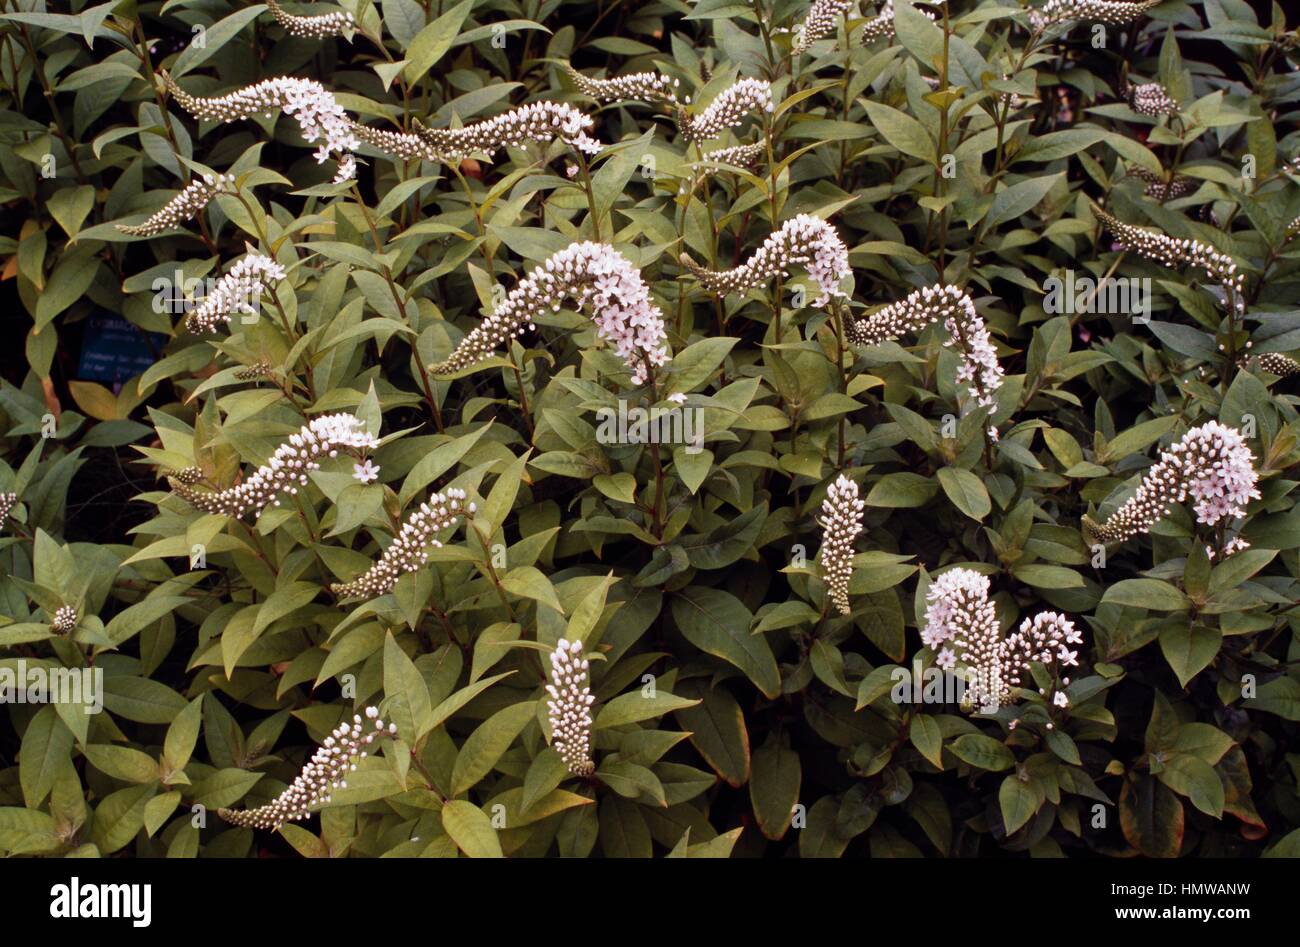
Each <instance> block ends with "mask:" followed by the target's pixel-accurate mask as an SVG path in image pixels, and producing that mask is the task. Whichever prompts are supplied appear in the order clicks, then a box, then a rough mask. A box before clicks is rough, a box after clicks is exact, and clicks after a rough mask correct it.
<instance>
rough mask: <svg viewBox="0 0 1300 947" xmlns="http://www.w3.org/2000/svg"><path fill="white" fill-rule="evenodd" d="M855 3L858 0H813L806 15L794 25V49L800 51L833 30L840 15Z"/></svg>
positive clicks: (855, 5) (856, 3)
mask: <svg viewBox="0 0 1300 947" xmlns="http://www.w3.org/2000/svg"><path fill="white" fill-rule="evenodd" d="M857 5H858V0H813V4H812V6H811V7H809V8H808V15H807V16H805V17H804V18H803V22H802V23H800V24H799V25H798V26H796V27H795V30H794V32H795V37H794V47H793V48H794V51H795V52H796V53H802V52H804V51H806V50H807V49H808V47H809V46H811V45H812V44H813V43H815V42H817V40H819V39H821V38H822V37H823V36H825V35H826V34H827V33H831V32H834V30H835V25H836V24H837V23H839V21H840V17H842V16H843V15H844V14H845V13H847V12H848V11H849V10H851V9H855V8H856V7H857Z"/></svg>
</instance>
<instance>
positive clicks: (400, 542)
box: [330, 487, 477, 598]
mask: <svg viewBox="0 0 1300 947" xmlns="http://www.w3.org/2000/svg"><path fill="white" fill-rule="evenodd" d="M476 510H477V507H476V506H475V505H474V504H473V503H468V504H467V503H465V491H464V490H459V489H457V488H455V487H452V488H450V489H448V490H447V492H446V493H435V494H434V495H433V496H431V497H429V499H428V501H427V502H425V503H421V504H420V508H419V509H418V510H416V511H415V512H414V513H412V514H411V515H410V516H409V517H408V518H407V520H406V522H405V523H403V524H402V528H401V529H400V530H398V532H397V535H396V536H394V537H393V541H392V542H391V543H389V544H388V548H387V549H385V550H384V553H383V555H382V556H380V557H379V561H378V562H376V563H375V564H374V565H373V566H371V567H370V568H369V569H367V570H366V571H365V572H364V573H363V574H362V575H360V576H359V577H357V578H355V579H353V580H352V581H351V582H337V583H335V584H334V585H331V586H330V591H332V592H333V593H334V594H335V595H337V596H338V597H339V598H375V597H377V596H380V595H384V594H386V593H387V592H389V591H391V590H392V588H393V586H394V585H396V584H397V580H398V579H399V578H400V577H401V576H403V575H405V574H406V573H408V572H415V571H416V570H417V569H419V568H421V567H422V566H424V564H425V563H427V562H428V561H429V553H428V548H429V547H430V546H434V547H438V548H441V546H442V543H441V542H439V541H438V539H437V538H436V537H437V535H438V533H440V532H442V531H443V530H444V529H450V528H451V527H453V526H455V525H457V524H458V523H459V522H460V517H461V514H462V513H468V514H469V515H471V516H472V515H473V514H474V513H475V511H476Z"/></svg>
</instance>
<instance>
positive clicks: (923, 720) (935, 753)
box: [907, 714, 943, 769]
mask: <svg viewBox="0 0 1300 947" xmlns="http://www.w3.org/2000/svg"><path fill="white" fill-rule="evenodd" d="M907 736H908V739H909V740H911V742H912V746H914V747H916V750H917V752H918V753H920V754H921V755H922V756H924V757H925V758H926V759H927V760H929V761H930V762H931V763H933V764H934V765H935V766H936V767H937V768H939V769H943V733H942V732H941V731H940V730H939V724H938V723H937V722H936V721H935V719H934V718H933V717H931V716H929V715H928V714H917V715H916V716H915V717H913V718H912V723H911V726H910V727H908V731H907Z"/></svg>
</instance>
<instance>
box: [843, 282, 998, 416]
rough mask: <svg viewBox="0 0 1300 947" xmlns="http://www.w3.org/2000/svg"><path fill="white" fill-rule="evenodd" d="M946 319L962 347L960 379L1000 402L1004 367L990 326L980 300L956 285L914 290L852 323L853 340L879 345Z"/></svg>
mask: <svg viewBox="0 0 1300 947" xmlns="http://www.w3.org/2000/svg"><path fill="white" fill-rule="evenodd" d="M940 319H942V320H943V324H944V328H946V329H947V330H948V337H949V338H948V341H947V342H946V343H945V344H947V345H949V346H956V348H957V349H958V350H959V351H960V352H961V356H962V364H961V367H960V368H959V369H958V370H957V380H958V381H960V382H965V383H968V384H969V385H970V388H969V391H970V394H971V397H973V398H975V399H976V402H977V403H978V404H980V405H983V406H985V407H993V406H994V405H995V404H996V400H995V399H994V395H995V393H996V392H997V390H998V389H999V388H1001V387H1002V378H1003V372H1002V366H1001V365H999V364H998V354H997V350H996V349H994V348H993V342H992V339H991V338H990V336H989V330H988V326H987V325H985V323H984V320H983V319H982V318H980V315H979V313H978V312H977V311H976V310H975V301H974V300H973V299H971V298H970V296H968V295H967V294H966V293H964V292H962V291H961V290H960V289H958V288H957V287H956V286H943V285H935V286H929V287H926V288H925V289H918V290H916V291H914V292H912V293H911V294H910V295H909V296H908V297H907V298H906V299H903V300H900V301H899V302H896V303H890V304H889V305H888V306H886V307H884V308H883V309H879V310H877V311H876V312H873V313H872V314H871V315H870V316H868V317H867V318H865V319H858V320H856V321H855V322H853V323H851V324H850V325H849V327H848V336H849V339H850V341H853V342H857V343H858V344H860V345H879V344H880V343H882V342H887V341H890V340H892V339H898V338H901V337H902V336H903V335H906V334H907V333H909V332H920V331H921V330H922V329H924V328H925V327H926V326H928V325H931V324H932V323H935V322H938V321H939V320H940Z"/></svg>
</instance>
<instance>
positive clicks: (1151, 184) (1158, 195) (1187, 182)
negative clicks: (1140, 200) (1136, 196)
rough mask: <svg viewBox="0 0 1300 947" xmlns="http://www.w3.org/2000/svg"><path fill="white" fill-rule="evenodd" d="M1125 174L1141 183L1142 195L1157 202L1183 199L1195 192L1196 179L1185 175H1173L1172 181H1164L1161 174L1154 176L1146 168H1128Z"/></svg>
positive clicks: (1154, 174)
mask: <svg viewBox="0 0 1300 947" xmlns="http://www.w3.org/2000/svg"><path fill="white" fill-rule="evenodd" d="M1126 173H1127V174H1129V175H1131V176H1132V177H1135V178H1137V179H1138V180H1139V181H1141V182H1142V184H1143V188H1142V193H1144V194H1146V196H1147V197H1154V198H1155V199H1156V200H1158V201H1165V200H1173V199H1175V198H1178V197H1184V196H1186V195H1188V194H1190V193H1192V191H1194V190H1196V187H1197V184H1196V179H1195V178H1189V177H1188V176H1187V175H1185V174H1175V175H1174V178H1173V180H1172V181H1169V180H1166V179H1165V176H1164V175H1163V174H1156V173H1155V172H1154V171H1148V170H1147V169H1146V168H1139V167H1135V166H1130V167H1129V168H1128V169H1127V171H1126Z"/></svg>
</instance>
